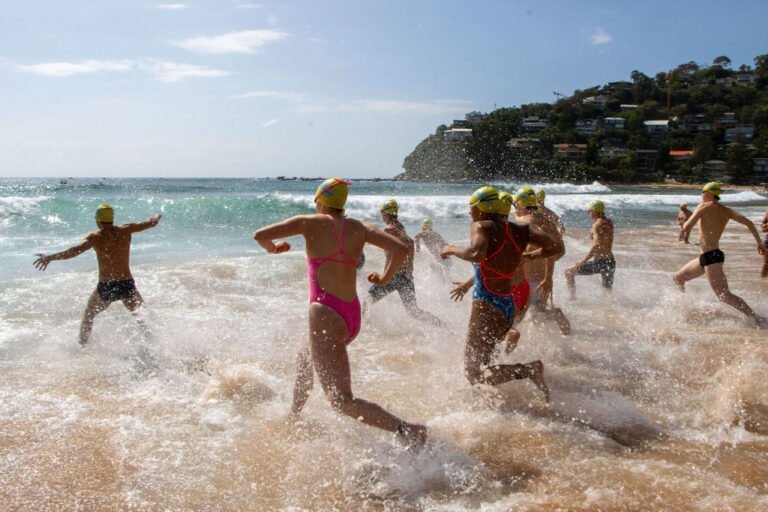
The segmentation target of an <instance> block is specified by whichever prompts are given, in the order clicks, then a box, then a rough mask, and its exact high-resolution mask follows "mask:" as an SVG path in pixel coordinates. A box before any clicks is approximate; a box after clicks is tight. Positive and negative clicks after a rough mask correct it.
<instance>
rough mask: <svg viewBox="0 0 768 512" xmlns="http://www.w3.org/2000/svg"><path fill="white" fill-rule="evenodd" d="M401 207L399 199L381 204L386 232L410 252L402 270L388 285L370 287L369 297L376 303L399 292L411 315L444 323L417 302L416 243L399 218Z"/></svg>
mask: <svg viewBox="0 0 768 512" xmlns="http://www.w3.org/2000/svg"><path fill="white" fill-rule="evenodd" d="M399 209H400V205H398V204H397V201H395V200H394V199H390V200H389V201H387V202H386V203H384V204H383V205H382V206H381V219H382V220H383V221H384V224H386V227H385V228H384V232H385V233H387V234H388V235H392V236H394V237H395V238H397V239H398V240H400V242H402V243H403V244H404V245H405V246H406V247H407V248H408V254H407V256H406V257H405V261H404V262H403V264H402V266H401V267H400V270H399V271H398V273H397V274H395V276H394V277H393V278H392V279H391V280H390V281H389V283H387V284H386V285H379V284H374V285H373V286H371V287H370V288H369V289H368V297H369V299H370V301H371V303H372V304H375V303H376V302H378V301H379V300H381V299H383V298H384V297H385V296H387V295H389V294H390V293H392V292H397V293H398V294H399V295H400V300H402V301H403V305H404V306H405V310H406V312H407V313H408V314H409V315H410V316H412V317H413V318H417V319H419V320H422V321H425V322H428V323H430V324H432V325H442V322H440V319H439V318H437V317H436V316H434V315H433V314H432V313H428V312H427V311H424V310H423V309H419V307H418V305H417V304H416V287H415V285H414V283H413V256H414V243H413V239H411V237H409V236H408V233H406V232H405V227H404V226H403V225H402V224H401V223H400V221H399V220H397V213H398V211H399ZM385 254H386V264H389V261H390V260H391V259H392V254H391V253H390V252H388V251H385Z"/></svg>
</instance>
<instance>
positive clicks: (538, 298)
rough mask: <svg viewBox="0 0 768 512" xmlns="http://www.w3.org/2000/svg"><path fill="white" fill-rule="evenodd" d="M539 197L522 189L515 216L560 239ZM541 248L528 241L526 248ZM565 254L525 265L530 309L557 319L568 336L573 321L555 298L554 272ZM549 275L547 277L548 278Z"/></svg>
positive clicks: (540, 314) (516, 203) (532, 261)
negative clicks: (555, 302)
mask: <svg viewBox="0 0 768 512" xmlns="http://www.w3.org/2000/svg"><path fill="white" fill-rule="evenodd" d="M537 202H538V201H537V197H536V196H535V195H533V194H526V193H525V190H524V189H521V190H520V191H519V192H518V193H517V194H515V196H514V204H515V218H516V219H517V220H518V221H522V222H526V223H528V224H529V225H531V226H536V227H537V228H539V229H541V230H542V231H543V232H544V233H546V234H547V235H549V236H551V237H553V238H557V239H558V240H559V241H560V243H562V242H563V237H562V236H561V235H560V232H559V230H558V229H557V225H555V223H554V222H552V221H550V220H549V219H548V218H546V217H545V216H544V214H543V212H541V211H539V209H538V207H537ZM536 249H539V247H538V246H537V245H536V244H533V243H530V242H529V243H528V247H527V248H526V250H527V251H532V250H536ZM561 257H562V254H561V255H560V256H558V257H552V258H546V259H526V260H525V262H524V265H523V268H524V271H525V278H526V280H527V281H528V283H529V286H530V292H531V295H530V298H529V299H528V304H529V305H530V308H531V313H532V314H535V315H539V316H542V317H543V318H546V319H551V320H554V321H556V322H557V324H558V326H559V327H560V332H561V333H562V334H563V335H564V336H567V335H568V334H570V332H571V324H570V322H568V318H567V317H566V316H565V313H563V310H562V309H560V308H558V307H555V305H554V302H553V299H552V276H554V271H555V261H557V260H558V259H559V258H561ZM547 277H548V278H547Z"/></svg>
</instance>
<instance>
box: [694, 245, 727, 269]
mask: <svg viewBox="0 0 768 512" xmlns="http://www.w3.org/2000/svg"><path fill="white" fill-rule="evenodd" d="M724 261H725V254H724V253H723V251H721V250H720V249H713V250H711V251H708V252H705V253H704V254H702V255H701V256H699V265H701V266H702V267H706V266H707V265H713V264H715V263H723V262H724Z"/></svg>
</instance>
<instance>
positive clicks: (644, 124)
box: [397, 54, 768, 184]
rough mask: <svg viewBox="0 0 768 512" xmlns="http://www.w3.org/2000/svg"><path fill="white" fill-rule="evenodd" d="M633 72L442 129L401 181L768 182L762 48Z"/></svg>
mask: <svg viewBox="0 0 768 512" xmlns="http://www.w3.org/2000/svg"><path fill="white" fill-rule="evenodd" d="M629 78H630V80H627V81H617V82H610V83H608V84H605V85H600V86H594V87H590V88H588V89H584V90H576V91H574V93H573V94H571V95H570V96H566V95H563V94H559V93H555V97H556V100H555V101H554V102H553V103H532V104H526V105H521V106H519V107H516V106H512V107H503V108H499V109H496V110H494V111H493V112H490V113H479V112H471V113H469V114H467V115H466V116H465V119H463V120H455V121H453V123H452V124H451V125H441V126H438V127H437V129H436V130H435V133H433V134H431V135H429V136H428V137H426V138H425V139H424V140H423V141H421V142H420V143H419V144H418V145H417V146H416V148H415V149H414V150H413V151H412V152H411V153H410V154H409V155H408V156H407V157H406V158H405V161H404V162H403V169H404V170H405V172H404V173H403V174H401V175H399V176H398V178H397V179H402V180H418V181H461V180H472V181H475V180H489V179H512V180H515V179H520V180H529V179H536V180H576V181H579V180H595V179H597V180H602V181H608V182H622V183H631V182H639V181H661V180H664V179H674V180H676V181H680V182H694V181H698V182H700V181H707V180H710V179H718V180H721V181H725V182H731V183H737V184H752V183H765V182H768V54H765V55H759V56H757V57H755V58H754V66H752V65H746V64H745V65H741V66H739V67H738V68H737V69H734V68H733V66H732V63H731V60H730V59H729V58H728V57H726V56H720V57H717V58H716V59H714V60H713V62H712V64H711V65H699V64H697V63H695V62H688V63H685V64H681V65H679V66H677V67H676V68H674V69H671V70H668V71H662V72H659V73H657V74H656V75H655V76H653V77H651V76H648V75H646V74H644V73H642V72H640V71H633V72H632V73H631V74H630V77H629Z"/></svg>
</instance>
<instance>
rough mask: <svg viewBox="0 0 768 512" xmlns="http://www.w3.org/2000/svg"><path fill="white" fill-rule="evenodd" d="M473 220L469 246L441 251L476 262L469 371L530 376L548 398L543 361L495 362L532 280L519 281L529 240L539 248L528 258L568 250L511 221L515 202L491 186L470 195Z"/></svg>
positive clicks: (475, 380)
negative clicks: (502, 197)
mask: <svg viewBox="0 0 768 512" xmlns="http://www.w3.org/2000/svg"><path fill="white" fill-rule="evenodd" d="M469 207H470V216H471V218H472V224H471V229H470V233H471V234H470V244H469V246H467V247H458V246H454V245H446V246H445V247H444V248H443V250H442V252H441V256H442V257H443V258H448V257H451V256H454V257H457V258H460V259H463V260H465V261H469V262H471V263H472V264H473V266H474V268H475V278H474V286H473V291H472V299H473V300H472V311H471V313H470V318H469V325H468V326H467V336H466V345H465V350H464V371H465V375H466V377H467V379H468V380H469V382H470V383H472V384H490V385H493V386H497V385H499V384H503V383H504V382H508V381H511V380H520V379H531V381H532V382H533V383H534V384H536V386H537V387H538V388H539V389H540V390H541V391H542V392H543V393H544V398H545V399H546V400H547V401H548V400H549V388H548V387H547V384H546V382H545V381H544V364H543V363H542V362H541V361H533V362H531V363H527V364H492V361H491V359H492V357H493V355H494V351H495V348H496V345H497V344H498V343H499V342H501V341H503V340H504V338H505V336H506V334H507V332H508V331H509V330H510V328H512V326H513V324H514V321H515V315H516V313H517V312H518V310H519V309H520V308H521V307H524V305H525V303H526V302H527V294H528V283H527V282H525V281H524V280H522V281H521V282H514V280H513V278H514V277H515V275H516V270H517V269H518V267H519V266H520V264H521V263H522V260H523V257H524V256H523V248H525V246H526V245H527V244H528V243H529V242H532V243H535V244H537V245H538V246H539V247H540V249H537V250H536V251H533V252H532V253H529V254H526V256H525V257H527V258H548V257H553V256H558V255H559V254H562V252H563V250H564V249H563V245H562V243H561V242H559V241H558V240H557V239H555V238H553V237H551V236H549V235H547V234H545V233H543V232H542V231H541V230H540V229H538V228H536V227H534V226H529V225H528V224H522V223H520V224H518V223H517V222H507V220H506V219H505V217H506V215H507V214H508V213H509V208H510V205H509V204H508V203H507V202H505V201H502V200H501V199H500V198H499V192H498V191H497V190H496V189H495V188H494V187H491V186H484V187H480V188H479V189H477V190H476V191H475V192H474V193H473V194H472V196H471V197H470V200H469Z"/></svg>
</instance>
